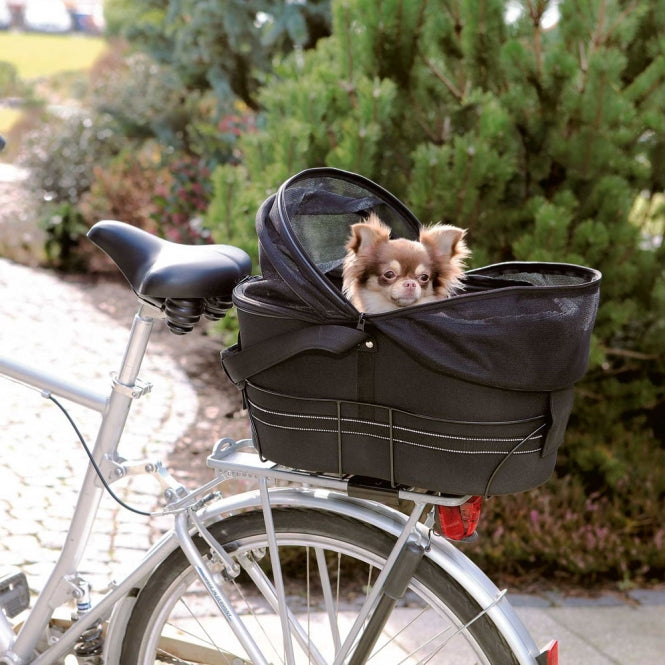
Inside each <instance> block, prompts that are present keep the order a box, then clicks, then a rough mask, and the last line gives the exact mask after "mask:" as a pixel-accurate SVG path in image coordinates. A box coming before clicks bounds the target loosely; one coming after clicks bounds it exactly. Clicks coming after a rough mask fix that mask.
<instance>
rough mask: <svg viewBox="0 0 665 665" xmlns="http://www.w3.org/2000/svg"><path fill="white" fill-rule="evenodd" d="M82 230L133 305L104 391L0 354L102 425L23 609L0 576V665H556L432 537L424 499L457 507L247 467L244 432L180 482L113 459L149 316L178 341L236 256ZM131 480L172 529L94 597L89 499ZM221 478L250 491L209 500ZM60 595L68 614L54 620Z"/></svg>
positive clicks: (245, 263) (218, 303)
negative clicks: (144, 478) (153, 492)
mask: <svg viewBox="0 0 665 665" xmlns="http://www.w3.org/2000/svg"><path fill="white" fill-rule="evenodd" d="M90 236H91V239H92V240H93V242H95V243H96V244H97V245H98V246H100V247H101V248H102V249H103V250H104V251H105V252H106V253H107V254H108V255H109V256H110V257H111V258H112V259H113V260H114V262H115V263H116V264H117V265H118V267H119V268H120V270H121V271H122V272H123V274H125V276H126V277H127V279H128V281H129V283H130V285H131V287H132V289H133V290H134V291H135V293H136V294H137V296H138V301H139V303H138V311H137V313H136V315H135V317H134V321H133V324H132V328H131V331H130V334H129V340H128V342H127V347H126V350H125V353H124V357H123V359H122V362H121V364H120V369H119V371H118V373H117V374H116V375H114V378H113V381H112V387H111V391H110V394H109V396H108V397H107V396H105V395H99V394H96V393H93V392H91V391H90V390H88V389H87V388H86V387H85V386H80V385H76V384H75V383H72V382H70V381H68V380H66V379H65V380H63V379H61V378H60V377H53V376H49V375H48V373H46V372H43V371H41V370H35V369H32V368H29V367H26V366H25V365H22V364H19V363H16V362H14V361H12V360H11V359H8V358H2V357H0V375H3V376H5V377H7V378H10V379H12V380H15V381H19V382H23V383H25V384H27V385H29V386H32V387H34V388H37V389H38V390H40V391H41V392H42V394H43V395H44V396H45V397H46V398H48V399H52V400H55V401H56V403H58V404H59V405H61V402H60V401H59V398H64V399H65V400H67V401H71V402H73V403H76V404H80V405H83V406H85V407H87V408H89V409H92V410H96V411H98V412H99V413H100V414H101V415H102V420H101V425H100V427H99V431H98V434H97V438H96V440H95V443H94V446H93V447H92V450H90V451H89V456H90V461H89V464H88V467H87V471H86V473H85V477H84V479H83V482H82V486H81V491H80V493H79V498H78V502H77V505H76V509H75V512H74V514H73V516H72V519H71V523H70V527H69V531H68V535H67V539H66V542H65V544H64V546H63V548H62V551H61V553H60V557H59V559H58V561H57V563H56V565H55V567H54V569H53V571H52V573H51V575H50V577H49V578H48V581H47V582H46V584H45V586H44V588H43V589H42V590H41V592H40V593H39V595H38V596H37V598H36V600H35V602H34V604H33V605H32V607H30V608H29V607H28V604H29V594H28V584H27V579H26V577H25V575H24V574H23V573H21V572H17V571H12V572H11V573H10V574H7V575H5V576H4V577H3V578H2V579H1V580H0V608H2V610H3V611H2V612H0V664H2V665H24V664H27V663H33V664H35V665H47V664H49V665H50V664H53V663H67V665H69V664H70V663H71V664H73V663H101V662H103V663H107V664H109V665H110V664H120V665H133V664H139V663H140V664H142V665H147V664H148V663H151V664H152V663H156V662H163V663H174V664H179V665H187V664H191V663H208V664H222V663H224V664H231V663H233V664H237V663H255V664H257V665H258V664H267V663H273V662H286V663H300V662H314V663H318V664H320V665H323V664H324V663H333V664H335V665H338V664H341V663H347V662H348V663H353V664H357V663H365V662H378V663H386V662H409V663H416V662H418V663H425V662H437V663H439V662H441V663H460V664H461V663H466V662H468V663H478V662H482V663H486V664H490V663H491V664H502V663H524V664H526V663H530V664H532V665H533V664H538V665H542V664H545V663H547V664H555V663H556V662H557V645H556V643H551V644H549V645H547V646H546V647H545V648H544V649H541V648H538V647H537V646H536V645H535V644H534V642H533V640H532V639H531V637H530V635H529V634H528V632H527V630H526V629H525V627H524V626H523V624H522V623H521V621H520V620H519V618H518V617H517V615H516V613H515V612H514V610H513V609H512V607H511V605H510V603H509V601H508V598H507V596H506V592H505V591H499V590H498V589H497V588H496V587H495V586H494V585H493V584H492V582H490V580H489V579H488V578H487V577H486V576H485V575H484V574H483V573H482V572H481V571H480V570H479V569H478V568H477V567H476V566H475V565H474V564H473V563H472V562H471V561H470V560H469V559H468V558H467V557H466V556H465V555H463V554H462V553H461V552H460V551H459V550H458V549H457V548H456V547H455V546H454V545H453V544H452V543H451V542H450V541H449V540H447V539H445V538H442V537H440V536H438V535H435V534H434V533H433V521H432V520H433V515H434V512H435V509H436V507H437V506H444V507H446V506H448V507H455V506H460V505H462V504H464V503H465V502H466V501H467V499H468V498H469V497H454V496H445V495H442V494H441V493H433V492H426V491H417V490H413V489H402V488H393V487H386V486H385V485H381V484H379V485H372V484H371V483H366V482H360V483H358V482H356V480H355V479H353V478H348V477H339V476H335V475H334V474H318V473H313V472H305V471H298V470H295V469H292V468H287V467H283V466H279V465H276V464H274V463H271V462H268V461H265V460H263V459H262V458H261V457H260V456H259V455H257V454H256V451H255V450H254V449H253V445H252V442H251V441H250V440H242V441H233V440H230V439H222V440H221V441H219V442H217V444H216V445H215V446H214V449H213V451H212V453H211V454H210V456H209V458H208V465H209V466H210V467H211V468H212V469H214V470H215V472H216V476H215V478H214V479H213V480H211V481H209V482H207V483H205V484H204V485H202V486H200V487H197V488H193V489H186V488H185V487H183V486H182V485H181V484H180V483H178V482H177V480H176V479H174V478H173V477H172V476H171V474H170V473H169V471H167V469H166V468H165V467H164V466H163V464H162V463H161V462H158V461H155V460H152V459H146V460H128V459H125V458H124V457H122V456H121V455H120V454H119V452H118V448H119V444H120V441H121V434H122V431H123V428H124V426H125V422H126V420H127V416H128V414H129V410H130V407H131V405H132V403H133V402H135V401H136V400H138V399H140V398H141V397H142V396H144V395H145V394H147V393H148V392H150V390H151V389H152V386H151V385H150V384H149V383H146V382H144V381H142V380H141V379H139V372H140V367H141V361H142V359H143V356H144V354H145V351H146V348H147V345H148V341H149V337H150V333H151V330H152V328H153V326H154V324H155V323H156V322H166V323H167V325H169V326H170V327H171V328H173V329H175V330H176V331H177V332H179V333H183V332H186V331H188V330H191V328H192V327H193V325H195V323H196V321H197V320H198V318H199V317H200V316H201V315H202V314H204V313H205V314H207V315H209V316H212V317H216V316H220V315H221V314H222V313H223V311H225V310H226V309H227V308H228V307H229V305H230V294H231V291H232V289H233V287H234V286H235V285H236V284H237V283H238V282H239V281H240V280H242V279H243V278H244V277H246V276H247V275H248V274H249V272H250V264H249V259H248V257H247V256H246V255H245V254H244V252H242V251H240V250H238V249H237V248H234V247H231V246H224V245H215V246H196V247H194V246H191V247H185V246H180V245H175V244H173V243H170V242H168V241H165V240H162V239H159V238H157V237H155V236H152V235H150V234H148V233H146V232H143V231H140V230H138V229H136V228H134V227H129V226H127V225H123V224H121V223H118V222H102V223H99V224H97V225H96V226H95V227H93V229H92V230H91V232H90ZM141 474H145V475H148V476H152V477H154V478H156V479H157V481H158V482H159V484H160V487H161V490H162V497H163V500H164V507H163V511H162V512H160V513H157V514H159V515H166V516H168V517H169V518H171V519H172V520H173V524H174V526H173V529H172V530H171V531H169V532H168V533H167V534H166V535H165V536H163V537H162V538H161V539H160V540H159V541H158V542H157V543H155V544H154V545H153V546H152V547H151V548H150V549H149V551H148V552H146V554H145V557H144V558H143V560H142V562H141V563H140V564H139V565H138V566H137V567H136V568H135V569H134V570H133V571H132V572H130V573H129V574H128V575H127V576H126V577H125V579H123V580H122V581H120V582H118V583H117V584H116V585H115V586H114V588H112V589H111V590H110V591H109V592H108V593H106V594H105V595H103V596H102V597H100V598H96V597H95V598H94V599H93V595H96V594H91V590H90V589H89V584H88V582H87V581H86V580H85V579H83V577H82V576H81V575H80V574H79V573H78V564H79V562H80V561H81V558H82V556H83V553H84V549H85V546H86V543H87V541H88V539H89V536H90V534H91V532H92V530H93V528H94V520H95V516H96V513H97V510H98V507H99V504H100V501H101V498H102V496H103V494H104V493H105V492H107V491H108V492H113V489H112V486H113V484H114V483H116V482H118V481H120V480H122V479H126V478H129V477H131V476H135V475H141ZM235 478H244V479H252V480H253V481H254V482H255V483H256V486H257V488H256V489H254V490H251V491H246V492H243V493H240V494H230V495H228V496H224V494H223V490H224V487H225V483H227V481H229V480H231V479H235ZM395 501H400V502H409V504H410V505H411V508H410V510H408V511H404V506H403V503H402V504H401V509H400V510H398V509H397V508H396V507H393V506H392V505H389V504H391V503H394V502H395ZM425 516H426V518H425ZM361 564H362V572H361ZM350 598H351V599H353V600H349V599H350ZM72 603H73V605H74V610H75V611H74V613H73V615H72V618H71V619H67V618H65V619H62V618H61V617H56V616H55V614H54V611H55V610H56V609H57V608H59V607H62V606H65V605H67V604H72ZM345 603H346V604H347V609H348V611H344V610H345ZM397 604H399V605H401V606H403V607H405V608H404V609H402V610H401V611H400V612H399V613H397V614H395V615H393V610H394V608H395V606H396V605H397ZM13 618H19V619H20V625H19V627H18V628H16V629H15V627H14V626H13V625H12V623H11V621H10V619H13ZM404 619H406V621H404V623H403V624H402V625H399V626H398V625H396V620H400V621H403V620H404ZM371 659H373V660H371Z"/></svg>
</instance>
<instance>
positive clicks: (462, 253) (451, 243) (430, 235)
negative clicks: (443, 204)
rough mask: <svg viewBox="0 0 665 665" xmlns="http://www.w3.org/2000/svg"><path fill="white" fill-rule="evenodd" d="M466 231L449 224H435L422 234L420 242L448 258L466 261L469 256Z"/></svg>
mask: <svg viewBox="0 0 665 665" xmlns="http://www.w3.org/2000/svg"><path fill="white" fill-rule="evenodd" d="M465 233H466V231H464V229H460V228H457V227H456V226H450V225H449V224H435V225H434V226H431V227H429V228H427V229H423V230H422V231H421V232H420V242H421V243H423V245H425V247H430V248H432V249H434V250H435V251H436V252H438V253H441V254H442V255H444V256H446V257H447V258H450V259H452V258H454V257H457V258H460V259H464V258H466V257H467V256H469V253H470V252H469V250H468V248H467V246H466V243H465V242H464V235H465Z"/></svg>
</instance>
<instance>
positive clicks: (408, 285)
mask: <svg viewBox="0 0 665 665" xmlns="http://www.w3.org/2000/svg"><path fill="white" fill-rule="evenodd" d="M417 286H418V283H417V282H416V280H415V279H405V280H404V281H403V282H402V287H403V288H405V289H406V290H407V291H415V289H416V287H417Z"/></svg>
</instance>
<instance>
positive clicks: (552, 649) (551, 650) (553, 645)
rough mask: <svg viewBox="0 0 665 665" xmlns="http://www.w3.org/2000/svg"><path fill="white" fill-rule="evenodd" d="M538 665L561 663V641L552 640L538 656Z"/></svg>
mask: <svg viewBox="0 0 665 665" xmlns="http://www.w3.org/2000/svg"><path fill="white" fill-rule="evenodd" d="M536 662H537V663H538V665H559V643H558V642H557V641H556V640H552V641H551V642H550V643H549V644H548V645H547V646H546V647H545V648H544V649H543V650H542V651H541V652H540V655H539V656H538V658H536Z"/></svg>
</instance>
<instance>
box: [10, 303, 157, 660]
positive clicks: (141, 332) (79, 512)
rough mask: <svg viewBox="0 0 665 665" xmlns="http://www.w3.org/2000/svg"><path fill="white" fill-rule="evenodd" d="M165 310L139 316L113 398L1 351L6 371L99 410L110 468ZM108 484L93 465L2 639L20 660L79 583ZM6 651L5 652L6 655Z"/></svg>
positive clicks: (99, 447)
mask: <svg viewBox="0 0 665 665" xmlns="http://www.w3.org/2000/svg"><path fill="white" fill-rule="evenodd" d="M161 316H162V315H161V312H160V311H159V310H158V309H156V308H154V307H151V306H150V305H142V306H141V308H140V309H139V311H138V313H137V314H136V316H135V317H134V322H133V324H132V328H131V332H130V336H129V341H128V343H127V347H126V350H125V355H124V357H123V359H122V363H121V365H120V371H119V372H118V374H117V376H116V377H115V378H114V380H113V388H112V391H111V394H110V396H109V397H108V398H106V397H103V396H101V395H98V394H96V393H94V392H92V391H89V390H87V389H85V388H82V387H80V386H77V385H74V384H72V383H68V382H67V381H64V380H61V379H60V378H58V377H55V376H53V375H49V374H47V373H44V372H40V371H36V370H34V369H31V368H29V367H27V366H24V365H21V364H20V363H17V362H14V361H12V360H10V359H6V358H3V357H0V374H4V375H5V376H8V377H9V378H11V379H14V380H16V381H19V382H21V383H25V384H27V385H30V386H33V387H36V388H39V389H40V390H41V391H42V393H43V394H45V395H48V394H54V395H58V396H60V397H63V398H66V399H68V400H71V401H73V402H75V403H77V404H81V405H83V406H85V407H87V408H90V409H94V410H96V411H99V412H100V413H101V414H102V422H101V425H100V427H99V431H98V433H97V438H96V441H95V444H94V448H93V451H92V455H93V458H94V460H95V462H96V463H97V465H98V466H99V467H100V468H101V469H102V471H104V469H105V468H106V467H108V465H109V464H110V463H111V462H110V461H111V460H114V459H115V457H116V450H117V447H118V443H119V441H120V437H121V435H122V431H123V429H124V427H125V423H126V421H127V416H128V414H129V409H130V407H131V404H132V401H133V399H135V398H136V397H138V396H140V394H141V392H142V390H143V388H142V387H141V386H139V385H137V378H138V373H139V369H140V367H141V362H142V360H143V356H144V354H145V350H146V347H147V345H148V340H149V339H150V333H151V332H152V326H153V323H154V321H155V320H156V319H157V318H161ZM103 492H104V488H103V486H102V485H101V483H100V481H99V478H98V477H97V474H96V472H95V470H94V469H93V468H92V466H91V465H88V468H87V471H86V474H85V477H84V480H83V484H82V487H81V491H80V493H79V496H78V500H77V503H76V508H75V511H74V515H73V517H72V521H71V523H70V526H69V530H68V532H67V537H66V540H65V544H64V546H63V548H62V551H61V552H60V556H59V558H58V561H57V563H56V564H55V567H54V568H53V571H52V572H51V574H50V576H49V578H48V580H47V582H46V584H45V586H44V589H43V590H42V592H41V593H40V594H39V596H38V598H37V600H36V602H35V604H34V606H33V608H32V609H31V611H30V614H29V616H28V618H27V620H26V621H25V623H24V624H23V627H22V628H21V630H20V632H19V634H18V635H17V636H16V639H15V640H13V644H11V643H10V644H7V643H4V644H0V647H1V648H2V649H3V650H4V651H6V650H7V649H8V648H11V650H12V653H13V659H14V662H18V663H23V662H29V659H30V658H31V656H32V653H33V652H34V649H35V645H36V644H37V642H38V640H39V638H40V636H41V635H42V634H43V632H44V630H45V628H46V626H47V624H48V622H49V620H50V618H51V616H52V614H53V611H54V610H55V608H57V607H59V606H60V605H62V604H63V603H64V602H65V601H67V600H68V599H70V598H71V597H72V596H73V595H74V593H75V592H76V591H75V588H74V586H73V584H72V582H71V581H70V580H72V578H73V576H74V575H75V573H76V570H77V568H78V565H79V563H80V561H81V558H82V556H83V553H84V551H85V547H86V545H87V543H88V539H89V537H90V534H91V532H92V525H93V523H94V520H95V517H96V515H97V510H98V508H99V503H100V501H101V498H102V496H103ZM0 624H2V627H1V628H0V635H2V637H3V641H4V642H7V640H8V633H7V626H8V625H9V622H8V620H7V619H6V617H5V616H4V613H2V612H0ZM2 655H3V654H2V652H1V651H0V657H1V656H2Z"/></svg>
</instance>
